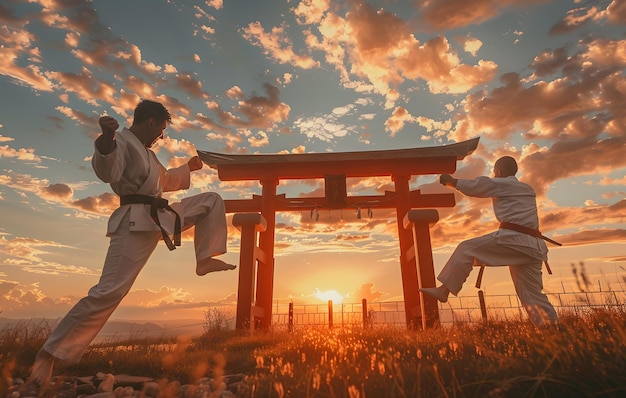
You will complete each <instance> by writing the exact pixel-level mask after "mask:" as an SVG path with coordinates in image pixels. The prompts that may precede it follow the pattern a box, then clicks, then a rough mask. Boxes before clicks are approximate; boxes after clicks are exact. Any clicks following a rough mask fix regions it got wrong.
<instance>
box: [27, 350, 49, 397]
mask: <svg viewBox="0 0 626 398" xmlns="http://www.w3.org/2000/svg"><path fill="white" fill-rule="evenodd" d="M55 359H56V358H55V357H53V356H52V355H50V354H49V353H48V352H46V351H44V350H43V349H42V350H39V352H38V353H37V356H36V357H35V363H34V364H33V371H32V373H31V374H30V377H29V378H28V381H27V383H28V384H35V385H38V386H40V387H41V388H47V387H49V385H50V382H51V380H52V370H53V369H54V360H55Z"/></svg>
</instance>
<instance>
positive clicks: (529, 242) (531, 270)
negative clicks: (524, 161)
mask: <svg viewBox="0 0 626 398" xmlns="http://www.w3.org/2000/svg"><path fill="white" fill-rule="evenodd" d="M516 173H517V162H516V161H515V159H513V158H512V157H510V156H504V157H501V158H500V159H498V160H497V161H496V163H495V165H494V175H495V178H489V177H478V178H475V179H473V180H461V179H456V178H453V177H452V176H450V175H449V174H443V175H441V177H440V179H439V181H440V182H441V184H442V185H446V186H449V187H453V188H455V189H457V190H458V191H459V192H461V193H463V194H465V195H467V196H472V197H476V198H489V197H490V198H491V199H492V202H493V210H494V213H495V216H496V218H497V219H498V221H500V223H501V224H500V229H498V230H497V231H496V232H492V233H490V234H488V235H485V236H481V237H478V238H473V239H469V240H466V241H463V242H461V243H460V244H459V246H458V247H457V248H456V250H455V251H454V252H453V253H452V256H451V257H450V259H449V260H448V262H447V263H446V265H445V266H444V267H443V269H442V270H441V272H440V273H439V275H438V276H437V279H438V280H439V281H440V282H441V283H442V285H441V286H439V287H435V288H422V289H420V291H421V292H423V293H426V294H429V295H431V296H433V297H435V298H437V299H438V300H439V301H441V302H444V303H445V302H446V301H448V295H449V294H450V293H452V294H454V295H455V296H456V295H457V294H458V293H459V291H460V290H461V287H462V286H463V283H464V282H465V280H466V279H467V277H468V276H469V274H470V272H471V271H472V268H473V266H474V265H486V266H503V265H508V266H509V270H510V272H511V278H512V279H513V284H514V286H515V291H516V292H517V295H518V297H519V299H520V301H521V303H522V305H523V306H524V308H525V309H526V311H527V312H528V315H529V317H530V319H531V320H532V321H533V322H534V323H535V324H537V325H542V324H545V323H554V322H556V321H557V314H556V311H555V310H554V307H553V306H552V304H550V301H548V298H547V296H546V295H545V294H544V293H543V292H542V290H543V282H542V279H541V265H542V263H543V262H546V267H547V264H548V263H547V259H548V248H547V246H546V244H545V242H544V240H548V241H550V242H551V243H555V244H558V243H557V242H554V241H552V240H550V239H548V238H546V237H544V236H543V235H542V234H541V232H539V229H538V227H539V217H538V216H537V204H536V200H535V196H536V194H535V191H534V190H533V189H532V187H530V186H529V185H527V184H524V183H522V182H520V181H518V180H517V178H515V174H516ZM559 245H560V244H559ZM548 271H549V268H548ZM549 272H550V271H549Z"/></svg>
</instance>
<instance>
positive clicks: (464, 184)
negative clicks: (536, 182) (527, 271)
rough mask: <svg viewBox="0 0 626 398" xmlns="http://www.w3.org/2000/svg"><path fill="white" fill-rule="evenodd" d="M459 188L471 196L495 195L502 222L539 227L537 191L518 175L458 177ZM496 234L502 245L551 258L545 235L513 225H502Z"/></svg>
mask: <svg viewBox="0 0 626 398" xmlns="http://www.w3.org/2000/svg"><path fill="white" fill-rule="evenodd" d="M456 189H457V190H458V191H459V192H461V193H463V194H464V195H467V196H472V197H476V198H491V200H492V203H493V211H494V213H495V216H496V218H497V219H498V221H500V222H510V223H515V224H519V225H523V226H525V227H528V228H533V229H538V228H539V217H538V215H537V202H536V199H535V198H536V194H535V191H534V190H533V188H532V187H531V186H530V185H528V184H524V183H523V182H520V181H518V179H517V178H515V176H510V177H494V178H489V177H478V178H475V179H473V180H458V181H457V185H456ZM492 235H493V237H494V239H497V242H498V244H500V245H503V246H508V247H511V248H514V249H516V250H518V251H521V252H523V253H525V254H527V255H529V256H531V257H533V258H536V259H538V260H542V261H546V260H547V258H548V247H547V246H546V243H545V241H544V240H543V239H540V238H536V237H534V236H530V235H528V234H524V233H522V232H517V231H513V230H510V229H499V230H497V231H496V232H494V233H492Z"/></svg>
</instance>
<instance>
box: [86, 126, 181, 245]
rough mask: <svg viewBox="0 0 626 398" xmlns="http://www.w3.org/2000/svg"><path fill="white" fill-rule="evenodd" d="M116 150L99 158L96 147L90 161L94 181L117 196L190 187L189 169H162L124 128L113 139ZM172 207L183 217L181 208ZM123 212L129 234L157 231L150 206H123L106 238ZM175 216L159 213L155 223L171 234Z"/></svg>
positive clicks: (149, 193) (115, 213)
mask: <svg viewBox="0 0 626 398" xmlns="http://www.w3.org/2000/svg"><path fill="white" fill-rule="evenodd" d="M115 141H116V148H115V149H114V150H113V152H111V153H109V154H107V155H102V154H101V153H100V152H99V151H98V148H97V147H96V149H95V151H94V155H93V158H92V161H91V164H92V166H93V169H94V171H95V172H96V175H97V176H98V178H100V179H101V180H102V181H104V182H106V183H109V184H110V185H111V188H112V189H113V192H115V193H116V194H117V195H118V196H123V195H128V194H141V195H149V196H158V197H160V196H161V195H162V193H163V192H169V191H176V190H179V189H187V188H189V185H190V172H189V166H187V164H184V165H182V166H180V167H176V168H173V169H169V170H166V169H165V167H163V165H162V164H161V162H159V160H158V159H157V157H156V155H155V154H154V152H152V150H150V148H146V146H145V145H144V144H143V143H142V142H141V141H139V139H138V138H137V137H136V136H135V135H134V134H133V133H132V132H131V131H130V130H128V129H127V128H124V129H123V130H122V131H121V132H120V133H117V134H116V136H115ZM172 207H173V208H174V209H175V210H176V211H177V212H178V213H179V215H180V216H181V218H183V217H184V215H183V214H181V212H182V208H180V207H179V206H177V205H176V204H172ZM127 212H130V221H129V222H130V230H131V231H159V227H158V226H157V225H156V223H155V222H154V221H153V220H152V218H151V217H150V206H149V205H144V204H132V205H124V206H120V207H119V208H117V209H116V210H115V211H114V212H113V214H111V217H110V218H109V223H108V227H107V236H110V235H111V234H113V233H115V231H117V228H118V227H119V225H120V222H121V221H122V219H123V218H124V216H125V215H126V213H127ZM174 220H175V216H174V215H173V214H172V213H171V212H169V211H164V210H159V221H160V222H161V225H162V226H163V228H164V229H165V230H166V231H168V232H169V233H170V234H171V233H172V232H173V231H174Z"/></svg>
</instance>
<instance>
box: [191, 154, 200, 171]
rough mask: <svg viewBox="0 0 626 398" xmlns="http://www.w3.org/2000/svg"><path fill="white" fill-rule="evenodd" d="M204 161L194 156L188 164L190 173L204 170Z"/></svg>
mask: <svg viewBox="0 0 626 398" xmlns="http://www.w3.org/2000/svg"><path fill="white" fill-rule="evenodd" d="M202 165H203V164H202V160H200V158H199V157H198V156H194V157H192V158H191V159H189V161H188V162H187V166H189V171H196V170H200V169H201V168H202Z"/></svg>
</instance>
